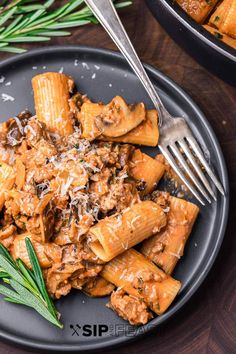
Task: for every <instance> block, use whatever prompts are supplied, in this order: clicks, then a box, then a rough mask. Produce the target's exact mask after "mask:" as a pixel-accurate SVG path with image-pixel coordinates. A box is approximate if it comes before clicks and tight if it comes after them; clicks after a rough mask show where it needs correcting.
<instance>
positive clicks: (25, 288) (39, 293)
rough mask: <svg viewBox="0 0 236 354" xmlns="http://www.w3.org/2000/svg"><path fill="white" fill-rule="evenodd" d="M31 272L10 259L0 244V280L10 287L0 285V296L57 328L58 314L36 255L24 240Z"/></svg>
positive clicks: (59, 324) (30, 244)
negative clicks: (29, 309) (33, 310)
mask: <svg viewBox="0 0 236 354" xmlns="http://www.w3.org/2000/svg"><path fill="white" fill-rule="evenodd" d="M25 243H26V248H27V252H28V255H29V258H30V263H31V266H32V270H30V269H29V268H28V267H27V266H26V265H25V263H24V262H23V261H22V260H21V259H17V260H16V261H14V259H13V258H12V257H11V255H10V253H9V252H8V251H7V249H6V248H5V247H4V246H3V245H1V244H0V278H1V279H2V280H3V281H4V282H5V283H6V284H9V285H10V286H11V288H12V289H13V290H12V289H11V288H8V287H6V286H4V285H1V284H0V294H2V295H4V296H5V298H4V300H5V301H8V302H13V303H15V304H20V305H25V306H29V307H32V308H33V309H35V310H36V311H37V312H38V313H39V314H40V315H41V316H43V317H44V318H45V319H46V320H48V321H49V322H51V323H52V324H54V325H55V326H57V327H59V328H63V325H62V324H61V322H60V321H59V320H58V312H57V310H56V308H55V305H54V304H53V301H52V299H51V298H50V297H49V295H48V292H47V289H46V285H45V282H44V279H43V274H42V270H41V267H40V265H39V261H38V258H37V255H36V253H35V251H34V248H33V245H32V243H31V241H30V239H29V238H26V239H25Z"/></svg>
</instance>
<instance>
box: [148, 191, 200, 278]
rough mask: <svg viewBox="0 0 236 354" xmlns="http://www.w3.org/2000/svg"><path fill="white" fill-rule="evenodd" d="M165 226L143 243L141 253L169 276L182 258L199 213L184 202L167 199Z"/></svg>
mask: <svg viewBox="0 0 236 354" xmlns="http://www.w3.org/2000/svg"><path fill="white" fill-rule="evenodd" d="M168 200H169V207H168V208H169V211H168V217H167V225H166V227H165V228H163V229H162V230H161V231H160V232H158V233H157V234H156V235H155V236H152V237H150V238H149V239H148V240H146V241H144V242H143V244H142V247H141V253H143V254H144V255H145V256H147V257H148V258H149V259H150V260H152V261H153V262H154V263H155V264H156V265H157V266H158V267H160V268H161V269H163V270H164V271H165V272H166V273H167V274H171V273H172V272H173V270H174V268H175V266H176V263H177V262H178V260H179V259H180V257H182V255H183V252H184V247H185V244H186V242H187V240H188V237H189V235H190V233H191V230H192V227H193V225H194V223H195V220H196V218H197V216H198V213H199V208H198V207H197V206H196V205H195V204H193V203H190V202H187V201H186V200H183V199H179V198H175V197H171V196H170V197H169V198H168Z"/></svg>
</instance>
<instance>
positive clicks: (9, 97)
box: [1, 93, 15, 102]
mask: <svg viewBox="0 0 236 354" xmlns="http://www.w3.org/2000/svg"><path fill="white" fill-rule="evenodd" d="M1 98H2V100H3V102H7V101H11V102H13V101H15V98H14V97H12V96H10V95H8V94H7V93H2V94H1Z"/></svg>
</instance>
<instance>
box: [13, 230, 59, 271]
mask: <svg viewBox="0 0 236 354" xmlns="http://www.w3.org/2000/svg"><path fill="white" fill-rule="evenodd" d="M26 237H29V238H30V240H31V242H32V244H33V246H34V249H35V252H36V254H37V257H38V260H39V263H40V266H41V267H42V268H49V267H51V265H52V262H51V261H50V259H49V258H48V257H47V255H46V253H45V247H44V245H42V244H41V243H39V242H38V241H36V240H35V239H34V238H33V236H32V235H31V234H28V233H25V234H21V235H18V236H16V237H15V239H14V242H13V247H12V255H13V257H14V259H17V258H20V259H21V260H22V261H23V262H24V263H25V264H26V265H27V266H28V267H29V268H31V263H30V259H29V255H28V252H27V248H26V244H25V239H26Z"/></svg>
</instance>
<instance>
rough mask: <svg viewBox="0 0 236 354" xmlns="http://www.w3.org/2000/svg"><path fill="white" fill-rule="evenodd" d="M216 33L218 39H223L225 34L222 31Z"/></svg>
mask: <svg viewBox="0 0 236 354" xmlns="http://www.w3.org/2000/svg"><path fill="white" fill-rule="evenodd" d="M214 35H215V37H216V38H218V39H222V38H223V35H222V34H221V33H219V32H215V33H214Z"/></svg>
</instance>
